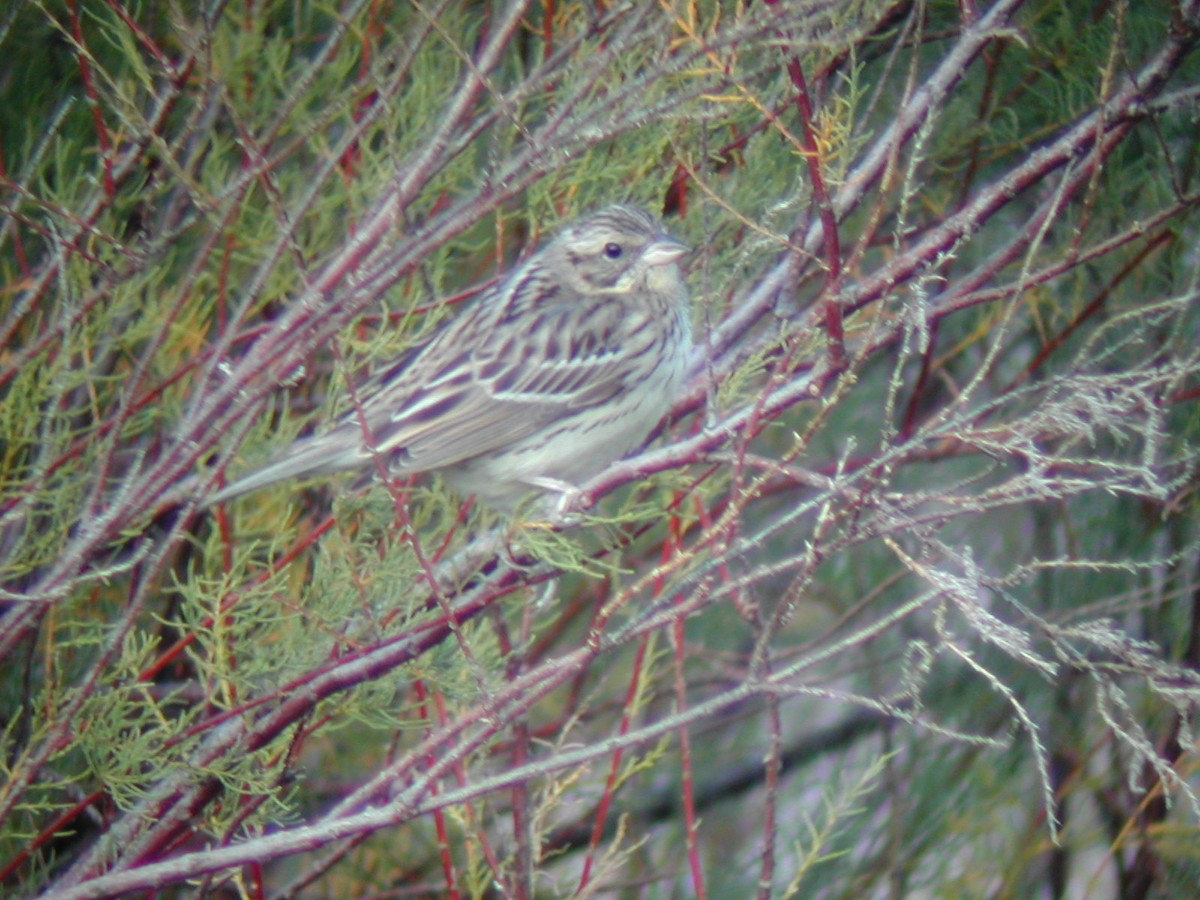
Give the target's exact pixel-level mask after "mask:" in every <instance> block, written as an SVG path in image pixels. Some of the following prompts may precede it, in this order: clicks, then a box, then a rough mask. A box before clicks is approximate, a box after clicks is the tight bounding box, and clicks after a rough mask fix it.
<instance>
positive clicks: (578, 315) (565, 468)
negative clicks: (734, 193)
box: [209, 206, 692, 510]
mask: <svg viewBox="0 0 1200 900" xmlns="http://www.w3.org/2000/svg"><path fill="white" fill-rule="evenodd" d="M687 252H688V247H687V246H686V245H684V244H682V243H680V242H679V241H678V240H676V239H675V238H673V237H671V236H670V235H669V234H667V233H666V231H664V230H663V226H662V224H661V223H660V222H659V221H658V220H657V219H656V218H655V217H654V216H652V215H651V214H650V213H648V212H646V211H645V210H642V209H639V208H637V207H634V206H610V207H608V208H606V209H603V210H601V211H599V212H596V213H594V214H592V215H590V216H587V217H586V218H583V219H580V220H579V221H577V222H575V223H573V224H571V225H569V226H567V227H566V228H564V229H563V230H562V231H561V232H560V233H559V234H558V236H557V237H555V239H554V240H553V241H551V242H550V243H549V244H547V245H546V246H545V247H543V248H542V249H540V250H539V251H538V252H537V253H535V254H534V255H532V256H531V257H530V258H529V259H527V260H526V261H525V262H524V263H523V264H521V265H520V266H519V267H518V268H516V269H515V270H513V271H512V272H511V273H509V274H508V275H507V277H505V278H504V280H503V281H501V282H499V283H498V284H497V285H496V286H495V287H494V288H492V289H490V290H488V291H487V292H486V293H485V294H483V295H481V296H480V297H479V298H478V299H477V300H476V301H475V302H474V304H473V305H472V306H471V307H470V308H469V309H468V310H467V311H466V312H464V313H462V314H461V315H459V316H457V317H456V318H454V319H452V320H451V321H449V322H448V323H447V324H446V325H444V326H443V327H442V328H441V329H440V330H439V331H437V332H436V333H435V334H434V335H433V337H432V338H431V339H430V340H429V341H428V342H427V343H425V344H424V345H422V346H421V347H419V348H417V349H416V350H415V351H413V352H411V353H409V354H408V355H406V356H405V357H404V358H403V359H402V360H401V361H400V362H399V363H397V364H394V365H393V366H392V367H391V368H389V369H386V370H385V371H383V372H382V373H381V374H380V375H378V376H377V377H375V378H374V379H372V380H371V382H369V383H368V384H367V385H365V386H364V387H363V389H362V390H361V391H360V392H359V398H360V400H361V404H362V410H361V411H362V414H363V418H365V421H366V426H367V428H366V429H365V430H364V428H363V424H362V421H361V420H360V417H359V414H358V411H357V410H352V411H351V412H350V413H349V414H348V415H346V416H345V417H344V418H342V419H341V420H339V421H338V423H337V424H336V425H334V426H333V427H332V428H331V429H329V430H328V431H325V432H323V433H318V434H316V435H313V436H312V437H308V438H304V439H302V440H299V441H297V442H295V443H294V444H293V445H292V446H291V447H290V448H289V449H288V450H287V451H285V452H284V453H283V454H282V455H281V456H280V457H279V458H278V459H276V460H275V461H274V462H271V463H270V464H268V465H267V466H265V467H264V468H262V469H259V470H258V471H256V472H252V473H251V474H249V475H247V476H245V477H244V478H242V479H240V480H239V481H236V482H234V483H233V484H231V485H230V486H228V487H226V488H225V489H223V490H221V491H219V492H218V493H217V494H216V495H215V496H213V497H212V498H211V499H210V500H209V502H210V503H218V502H221V501H224V500H229V499H231V498H233V497H237V496H240V495H242V494H245V493H248V492H250V491H254V490H257V489H258V488H261V487H264V486H266V485H269V484H274V483H275V482H277V481H281V480H283V479H287V478H299V477H307V476H312V475H326V474H331V473H335V472H343V471H350V470H364V471H370V470H371V469H372V468H374V466H375V461H374V457H373V454H375V453H377V454H379V456H380V457H382V459H383V460H384V461H385V463H386V466H387V468H388V470H389V472H390V473H392V474H394V475H400V476H404V475H410V474H413V473H417V472H432V471H438V472H441V473H442V474H443V475H444V477H445V478H446V481H447V482H448V483H449V484H450V485H451V486H452V487H454V488H455V489H456V490H458V491H459V492H460V493H462V494H464V495H466V494H475V495H477V496H478V497H479V498H480V499H481V500H483V501H484V502H485V503H487V504H488V505H490V506H493V507H496V508H498V509H502V510H508V509H511V508H512V507H513V506H514V505H515V504H516V501H517V500H518V499H520V498H521V497H522V496H523V495H525V494H527V493H529V492H530V491H532V490H543V491H546V490H548V491H556V492H560V493H562V494H564V495H570V494H571V493H572V492H573V491H574V490H575V489H576V488H577V487H578V486H579V485H580V484H581V483H583V482H584V481H586V480H587V479H588V478H590V477H591V476H593V475H595V474H597V473H599V472H600V471H601V470H602V469H603V468H604V467H605V466H606V465H608V464H609V463H610V462H612V461H613V460H615V459H617V458H619V457H621V456H623V455H625V454H627V453H629V452H630V451H631V450H634V449H637V448H638V447H639V446H640V445H641V444H642V443H643V442H644V441H645V440H646V438H647V436H648V435H649V434H650V432H651V431H652V430H653V428H654V426H655V425H656V424H658V422H659V420H660V419H661V418H662V416H663V415H664V414H665V413H666V412H667V410H668V409H669V408H670V406H671V403H672V400H673V399H674V398H675V396H676V395H677V393H678V391H679V389H680V387H681V386H682V384H683V380H684V376H685V373H686V368H687V362H688V357H689V353H690V351H691V346H692V341H691V323H690V311H689V304H688V296H687V288H686V287H685V285H684V283H683V279H682V276H681V273H680V270H679V265H678V263H679V259H680V257H682V256H683V255H684V254H685V253H687Z"/></svg>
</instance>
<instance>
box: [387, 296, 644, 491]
mask: <svg viewBox="0 0 1200 900" xmlns="http://www.w3.org/2000/svg"><path fill="white" fill-rule="evenodd" d="M573 299H574V298H573ZM623 300H624V298H621V297H619V296H610V297H606V298H604V302H602V303H592V304H584V303H581V302H579V301H578V300H576V301H575V302H574V304H573V305H572V306H570V307H568V306H557V307H555V308H551V309H544V310H541V311H539V314H538V315H537V316H536V319H535V321H533V322H530V321H529V320H528V319H526V320H525V322H526V323H527V324H528V326H529V327H528V330H524V329H523V330H522V332H520V333H518V332H517V331H516V329H515V328H513V327H512V326H511V325H510V326H508V327H507V328H506V327H505V324H502V323H498V324H497V327H498V329H499V330H501V331H503V330H511V331H512V332H513V333H512V334H510V335H508V336H507V338H508V339H507V340H503V339H498V337H500V336H499V335H497V334H493V335H491V339H490V340H488V341H486V342H484V343H485V346H477V347H475V348H471V349H460V350H458V352H457V353H455V354H454V355H451V350H452V349H456V348H455V341H454V340H452V339H451V340H448V341H439V342H438V344H439V346H438V347H436V348H434V347H431V348H430V351H431V353H430V354H427V355H423V358H422V360H421V362H420V364H418V365H417V366H415V367H414V368H416V369H419V370H422V371H425V372H436V373H437V374H436V375H435V376H434V378H433V379H431V381H430V383H429V384H427V385H425V386H422V387H420V388H418V389H417V390H415V391H412V392H411V393H409V394H408V396H407V402H406V403H405V404H404V406H403V408H402V409H393V410H389V412H390V415H389V416H388V417H387V418H386V419H381V420H379V421H378V422H376V421H373V422H372V426H373V428H374V436H375V439H376V442H377V446H378V448H379V450H380V451H382V452H389V453H390V452H396V453H398V457H397V459H396V462H397V464H398V465H399V466H401V467H403V468H405V469H409V470H411V471H426V470H430V469H437V468H442V467H445V466H451V465H454V464H456V463H460V462H463V461H465V460H468V459H472V458H474V457H476V456H480V455H482V454H486V453H491V452H495V451H498V450H502V449H504V448H506V447H508V446H511V445H512V444H514V443H516V442H518V441H521V440H524V439H526V438H528V437H531V436H532V435H534V434H536V433H537V432H538V431H540V430H542V429H543V428H545V427H546V426H547V425H548V424H549V423H551V422H553V421H555V420H556V419H560V418H562V417H564V416H570V415H574V414H576V413H578V412H579V410H581V409H583V408H586V407H588V406H591V405H594V404H597V403H603V402H605V401H606V400H608V399H610V398H611V397H612V396H613V395H614V394H616V393H617V392H619V391H621V390H622V389H624V387H625V386H626V384H627V382H628V380H629V377H630V376H631V374H634V371H635V370H634V367H633V366H631V363H630V361H629V358H628V351H629V350H631V349H633V350H636V349H638V345H639V342H638V341H636V340H635V339H634V335H633V334H632V333H631V332H630V329H629V328H628V327H626V326H627V325H629V324H634V325H639V324H643V323H642V321H641V320H639V319H636V318H635V317H636V316H637V315H639V314H637V313H629V312H628V310H627V304H626V303H625V302H623ZM585 306H586V308H585ZM456 331H457V329H456ZM631 344H632V345H633V346H631ZM641 349H645V348H644V347H642V348H641ZM435 354H436V355H437V356H439V357H443V358H444V359H443V361H442V362H441V364H439V365H434V364H433V363H434V360H433V358H432V357H433V355H435ZM380 399H382V398H380ZM372 405H374V403H372ZM372 412H374V410H372ZM375 418H376V417H375V416H374V415H372V419H375Z"/></svg>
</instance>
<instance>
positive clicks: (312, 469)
mask: <svg viewBox="0 0 1200 900" xmlns="http://www.w3.org/2000/svg"><path fill="white" fill-rule="evenodd" d="M366 459H368V457H367V456H366V454H364V453H363V450H362V433H361V431H360V430H359V429H357V428H353V429H352V428H338V429H335V430H334V431H331V432H328V433H326V434H319V435H314V436H313V437H311V438H306V439H304V440H301V441H297V442H296V443H295V444H293V445H292V446H291V447H289V448H288V451H287V454H286V455H285V456H282V457H280V458H279V459H277V460H275V461H274V462H270V463H268V464H267V465H265V466H263V467H262V468H261V469H257V470H255V471H253V472H251V473H250V474H248V475H245V476H243V477H242V478H239V479H238V480H237V481H235V482H234V483H233V484H231V485H229V486H228V487H225V488H222V489H221V490H219V491H217V492H216V493H215V494H213V496H212V497H210V498H209V499H208V501H207V505H212V504H214V503H224V502H225V501H227V500H233V499H235V498H237V497H241V496H242V495H243V494H249V493H252V492H253V491H257V490H259V489H261V488H265V487H267V486H269V485H272V484H275V483H276V482H279V481H287V480H289V479H292V478H309V477H312V476H314V475H333V474H335V473H337V472H346V471H350V470H352V469H358V468H361V467H362V466H363V464H364V461H365V460H366Z"/></svg>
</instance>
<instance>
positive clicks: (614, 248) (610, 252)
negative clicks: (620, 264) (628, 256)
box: [604, 241, 625, 259]
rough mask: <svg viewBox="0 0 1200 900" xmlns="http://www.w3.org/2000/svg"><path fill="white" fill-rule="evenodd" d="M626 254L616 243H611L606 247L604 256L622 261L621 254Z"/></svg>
mask: <svg viewBox="0 0 1200 900" xmlns="http://www.w3.org/2000/svg"><path fill="white" fill-rule="evenodd" d="M624 252H625V248H624V247H622V246H621V245H620V244H618V243H616V242H615V241H609V242H608V243H607V244H605V245H604V255H605V256H607V257H608V258H609V259H620V258H621V254H622V253H624Z"/></svg>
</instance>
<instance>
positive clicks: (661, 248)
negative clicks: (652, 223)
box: [642, 234, 692, 266]
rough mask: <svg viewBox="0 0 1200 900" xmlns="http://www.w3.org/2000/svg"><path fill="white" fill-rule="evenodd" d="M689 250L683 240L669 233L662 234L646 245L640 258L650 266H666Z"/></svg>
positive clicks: (690, 249) (690, 250)
mask: <svg viewBox="0 0 1200 900" xmlns="http://www.w3.org/2000/svg"><path fill="white" fill-rule="evenodd" d="M691 252H692V248H691V247H689V246H688V245H687V244H685V243H684V242H683V241H678V240H676V239H675V238H673V237H671V236H670V235H669V234H664V235H662V236H661V237H659V238H657V239H656V240H655V241H654V243H652V244H650V245H649V246H648V247H646V250H645V252H644V253H643V254H642V258H643V259H645V260H646V262H647V264H649V265H651V266H666V265H670V264H671V263H673V262H675V261H676V260H677V259H679V257H681V256H683V255H684V254H686V253H691Z"/></svg>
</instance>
